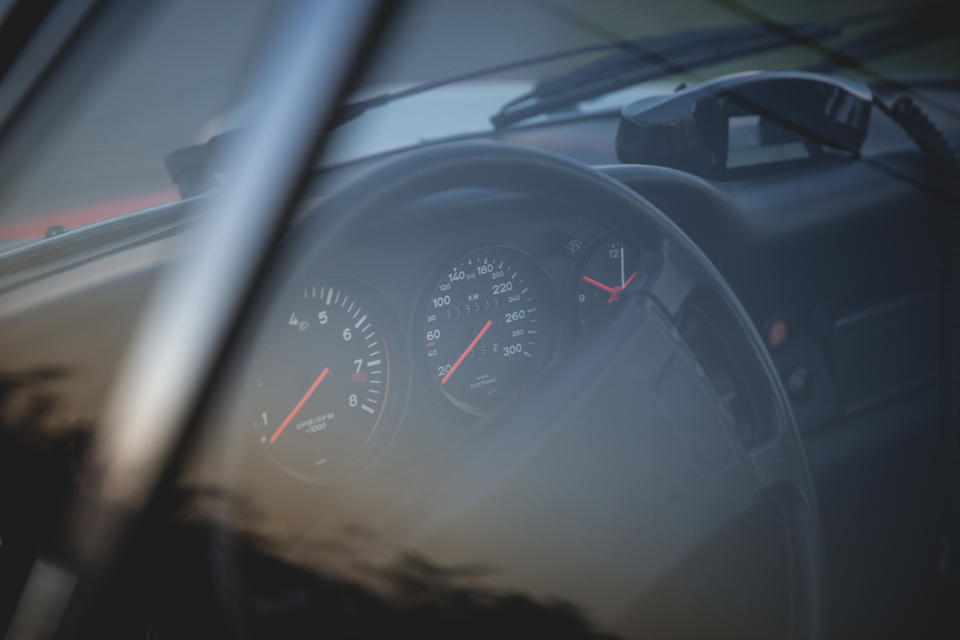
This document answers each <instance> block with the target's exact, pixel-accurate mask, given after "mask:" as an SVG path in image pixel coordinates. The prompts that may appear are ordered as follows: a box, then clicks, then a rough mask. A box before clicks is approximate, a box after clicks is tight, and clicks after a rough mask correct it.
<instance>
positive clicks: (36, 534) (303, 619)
mask: <svg viewBox="0 0 960 640" xmlns="http://www.w3.org/2000/svg"><path fill="white" fill-rule="evenodd" d="M67 375H68V372H67V371H65V370H63V369H54V368H50V369H35V370H31V371H25V372H0V541H2V546H0V589H2V591H0V598H2V601H0V630H2V629H5V628H6V626H7V624H8V623H9V618H10V616H11V615H12V612H13V609H14V607H15V606H16V602H17V600H18V598H19V594H20V592H21V590H22V588H23V585H24V582H25V580H26V577H27V575H28V573H29V571H30V568H31V567H32V565H33V562H34V560H35V559H36V558H37V557H38V556H43V557H45V558H53V559H56V560H58V561H60V562H62V563H64V564H66V565H68V566H69V564H70V558H69V557H67V554H68V549H69V545H68V544H67V543H68V541H67V540H66V539H65V538H64V531H65V530H66V527H65V524H66V523H65V517H66V515H67V513H68V508H69V507H70V505H71V503H72V501H73V500H74V499H75V498H76V497H77V495H78V488H79V487H80V485H81V478H80V476H79V472H80V467H79V465H80V462H81V461H82V459H83V453H84V451H85V449H86V445H87V442H88V440H89V437H90V434H91V432H92V427H93V425H92V424H90V423H89V422H76V423H72V424H62V423H57V422H56V419H55V418H53V416H54V415H56V413H57V412H56V411H55V409H56V408H57V407H58V398H57V397H56V396H55V395H54V394H53V393H52V392H51V391H49V389H50V388H51V383H55V382H57V381H62V380H63V379H64V378H65V377H66V376H67ZM163 502H164V504H165V505H166V507H167V509H166V513H167V514H168V515H169V514H171V513H172V514H174V517H161V518H157V519H153V520H151V526H150V527H148V528H147V532H146V534H145V535H143V536H142V537H141V539H139V540H138V541H137V542H136V544H135V547H134V548H133V552H132V553H130V554H129V557H127V558H125V559H124V562H123V564H122V568H121V570H120V573H119V574H118V575H116V576H114V579H112V580H111V583H110V584H109V585H108V587H107V592H106V593H102V594H101V596H102V598H101V601H102V602H103V603H104V604H105V606H103V607H101V608H100V609H98V610H97V611H96V612H95V613H94V616H93V618H92V619H88V620H87V621H86V625H88V626H87V627H85V628H84V631H83V633H84V635H90V636H97V637H119V636H123V637H131V636H133V637H139V636H142V635H143V633H144V631H145V630H147V629H150V631H151V632H156V631H159V632H160V634H161V635H162V637H175V638H179V637H186V638H217V637H235V636H241V637H254V638H258V637H269V638H277V637H301V636H324V637H335V638H336V637H342V638H364V637H384V636H402V637H408V636H409V637H414V636H415V637H419V638H441V637H442V638H450V637H458V638H489V637H504V636H524V637H551V638H561V639H563V638H608V637H610V636H607V635H604V634H601V633H599V632H597V631H595V630H594V629H593V628H592V627H591V625H590V624H589V622H588V621H587V619H586V617H585V616H584V615H583V614H581V613H580V612H579V611H578V610H577V609H576V608H575V607H574V606H573V605H572V604H570V603H566V602H562V601H547V602H544V601H541V600H538V599H535V598H533V597H530V596H527V595H525V594H522V593H513V592H501V591H497V590H494V589H492V588H490V587H487V586H485V585H484V584H483V578H484V577H486V576H488V575H490V573H491V570H490V569H489V568H486V567H480V566H456V567H445V566H441V565H439V564H437V563H435V562H433V561H431V560H430V559H428V558H426V557H424V556H422V555H417V554H406V555H403V556H401V557H400V558H399V559H398V560H397V561H396V562H394V563H393V564H391V565H389V566H387V567H386V568H382V567H374V566H371V565H369V564H365V561H364V553H363V549H364V545H365V544H366V543H371V544H375V543H376V540H377V533H376V532H374V531H370V530H368V529H365V528H363V527H362V526H360V525H354V526H352V527H349V528H347V529H346V530H344V531H342V532H341V533H340V534H339V536H338V537H335V538H333V539H329V540H322V541H317V540H302V541H299V542H298V544H297V547H296V553H295V554H294V556H295V557H294V559H292V560H291V559H289V557H288V558H287V559H281V558H279V557H277V556H276V555H275V554H273V553H272V550H273V549H275V546H274V543H272V542H270V541H268V540H267V537H266V536H265V535H264V533H263V532H264V531H267V530H269V525H270V524H271V523H269V522H266V521H265V520H266V519H265V517H264V516H263V515H262V514H260V513H257V512H256V511H255V510H254V509H252V508H251V507H250V506H249V504H247V503H246V501H244V500H242V499H240V498H238V497H237V496H236V495H234V494H233V493H232V492H231V491H230V490H229V489H227V488H224V487H196V486H192V487H179V488H177V489H176V490H174V491H173V492H171V493H170V494H169V495H168V496H167V497H166V500H164V501H163ZM225 514H227V515H226V516H225ZM301 556H302V561H301ZM333 560H337V561H338V562H339V564H340V567H338V569H337V570H331V571H324V570H323V569H320V570H319V571H318V570H317V566H318V564H319V565H323V564H324V563H327V564H330V565H332V564H333V562H332V561H333ZM343 566H349V567H351V568H352V571H350V572H345V571H343V570H342V567H343Z"/></svg>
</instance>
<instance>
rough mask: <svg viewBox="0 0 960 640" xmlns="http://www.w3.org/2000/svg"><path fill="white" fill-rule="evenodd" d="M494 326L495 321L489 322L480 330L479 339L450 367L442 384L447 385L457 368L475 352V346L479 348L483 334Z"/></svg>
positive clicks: (471, 343) (475, 339)
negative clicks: (478, 344)
mask: <svg viewBox="0 0 960 640" xmlns="http://www.w3.org/2000/svg"><path fill="white" fill-rule="evenodd" d="M492 325H493V320H487V324H485V325H483V328H482V329H480V333H478V334H477V337H475V338H474V339H473V340H472V341H471V342H470V344H469V345H467V348H466V349H464V350H463V353H461V354H460V357H459V358H457V361H456V362H454V363H453V366H452V367H450V370H449V371H447V375H445V376H443V379H442V380H440V384H446V383H447V380H449V379H450V376H452V375H453V372H454V371H456V370H457V367H459V366H460V363H461V362H463V360H464V358H466V357H467V356H468V355H470V352H471V351H473V348H474V347H475V346H477V343H478V342H480V338H482V337H483V334H485V333H486V332H487V330H488V329H489V328H490V327H491V326H492Z"/></svg>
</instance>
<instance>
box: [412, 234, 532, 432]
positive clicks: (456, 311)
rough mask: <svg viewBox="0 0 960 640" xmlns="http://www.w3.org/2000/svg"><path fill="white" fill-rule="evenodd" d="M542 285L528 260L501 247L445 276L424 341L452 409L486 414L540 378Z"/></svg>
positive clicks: (427, 313)
mask: <svg viewBox="0 0 960 640" xmlns="http://www.w3.org/2000/svg"><path fill="white" fill-rule="evenodd" d="M545 280H546V276H545V275H544V274H543V272H542V270H541V269H540V267H539V266H538V265H537V264H536V263H534V262H533V260H532V259H531V258H530V256H528V255H527V254H525V253H523V252H522V251H519V250H517V249H512V248H509V247H499V246H498V247H486V248H482V249H477V250H475V251H472V252H469V253H467V254H466V255H464V256H462V257H460V258H459V259H456V260H454V261H453V262H452V263H451V264H450V265H449V267H447V268H445V269H444V270H443V271H442V275H441V276H440V278H439V282H437V283H436V285H435V286H434V287H433V288H432V289H431V290H430V294H429V296H427V297H426V299H425V307H426V308H425V309H424V310H423V316H422V317H423V324H422V325H421V326H422V333H421V334H420V336H419V340H420V342H421V344H422V345H423V349H424V351H425V354H426V362H427V368H428V373H429V376H430V377H431V378H433V380H434V381H435V382H436V384H437V385H438V386H439V388H440V390H441V392H442V393H443V394H444V395H445V396H446V397H447V398H448V399H449V400H450V401H451V402H452V403H453V404H454V405H456V406H458V407H460V408H461V409H464V410H466V411H469V412H472V413H482V412H484V411H485V410H487V409H489V408H490V407H491V406H492V405H494V404H495V403H496V402H498V401H499V400H500V399H501V398H502V397H504V396H505V395H507V394H508V393H509V392H510V391H511V390H512V389H514V388H516V387H517V386H518V385H520V384H521V383H523V382H524V381H525V380H526V379H527V378H528V377H529V376H531V375H533V374H534V373H535V372H536V370H537V368H538V365H537V362H538V359H539V358H538V357H539V356H540V355H541V354H540V352H541V349H542V345H543V342H544V341H543V337H544V336H543V323H542V322H541V318H542V316H543V313H542V310H541V305H542V304H543V303H544V301H543V296H544V293H545V289H546V288H547V285H546V283H545Z"/></svg>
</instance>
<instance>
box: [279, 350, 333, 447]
mask: <svg viewBox="0 0 960 640" xmlns="http://www.w3.org/2000/svg"><path fill="white" fill-rule="evenodd" d="M328 373H330V368H329V367H327V368H326V369H324V370H323V371H321V372H320V375H318V376H317V379H316V380H314V381H313V384H312V385H310V388H309V389H307V392H306V393H305V394H303V397H302V398H300V402H298V403H297V406H295V407H294V408H293V409H292V410H291V411H290V413H288V414H287V417H286V418H285V419H284V421H283V422H281V423H280V426H279V427H277V430H276V431H274V432H273V435H272V436H270V444H273V443H274V442H275V441H276V439H277V438H279V437H280V434H281V433H283V430H284V429H286V428H287V425H288V424H290V421H291V420H293V417H294V416H295V415H297V413H298V412H299V411H300V409H303V405H305V404H306V403H307V400H309V399H310V396H312V395H313V392H314V391H316V390H317V387H319V386H320V383H321V382H323V379H324V378H326V377H327V374H328Z"/></svg>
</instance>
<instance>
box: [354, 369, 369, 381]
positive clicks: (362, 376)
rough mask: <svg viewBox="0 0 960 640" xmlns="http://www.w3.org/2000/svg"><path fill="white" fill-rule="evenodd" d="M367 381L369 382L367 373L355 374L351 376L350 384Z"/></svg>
mask: <svg viewBox="0 0 960 640" xmlns="http://www.w3.org/2000/svg"><path fill="white" fill-rule="evenodd" d="M366 381H367V372H366V371H361V372H360V373H354V374H352V375H351V376H350V382H361V383H366Z"/></svg>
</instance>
